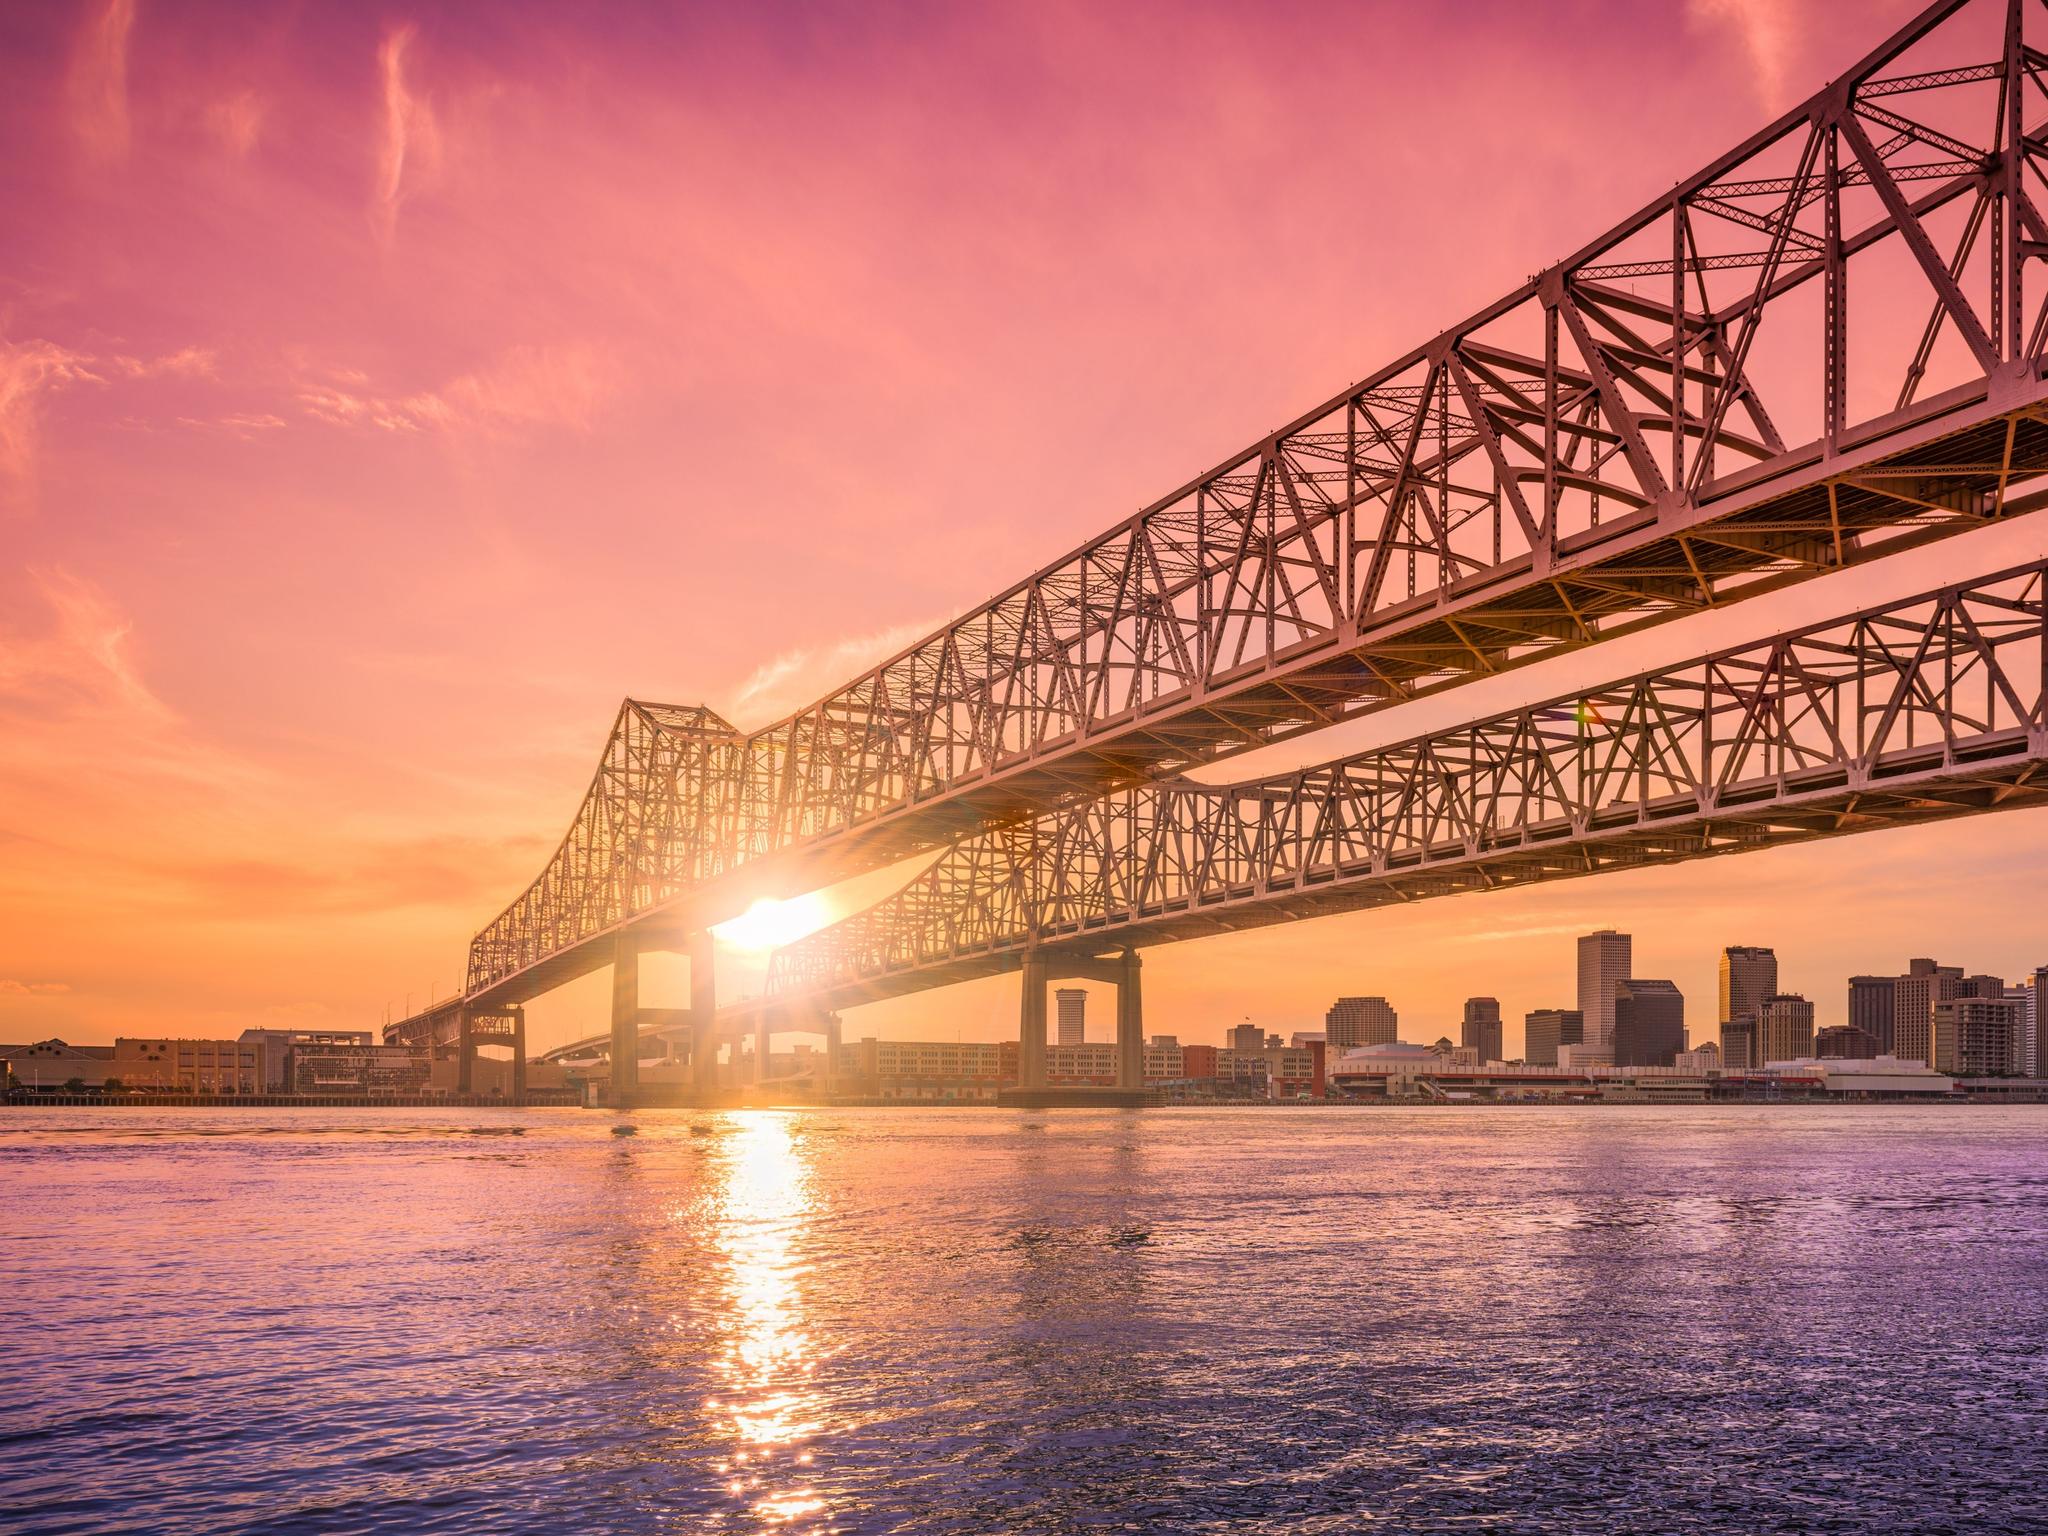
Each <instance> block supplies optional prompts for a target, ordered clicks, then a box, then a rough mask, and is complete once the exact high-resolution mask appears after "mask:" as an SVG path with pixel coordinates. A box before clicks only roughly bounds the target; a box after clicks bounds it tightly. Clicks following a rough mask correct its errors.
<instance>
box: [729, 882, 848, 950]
mask: <svg viewBox="0 0 2048 1536" xmlns="http://www.w3.org/2000/svg"><path fill="white" fill-rule="evenodd" d="M831 921H832V914H831V913H830V912H829V911H828V910H827V909H826V907H825V903H824V901H823V899H822V898H820V897H817V896H798V897H796V898H795V899H794V900H791V901H777V900H776V899H775V898H774V897H772V896H763V897H762V898H761V899H760V900H759V901H756V902H755V903H754V904H753V905H752V906H751V907H749V908H747V910H746V911H744V912H742V913H741V914H740V915H739V916H738V917H735V918H733V919H732V920H731V921H730V922H724V923H720V924H718V925H717V926H716V927H714V928H713V929H712V930H711V931H712V933H713V934H715V935H717V937H718V938H719V939H720V940H721V941H722V942H724V943H726V944H730V945H731V946H732V947H733V948H734V949H744V950H747V951H750V952H751V953H754V954H762V955H764V954H766V953H768V951H770V950H771V949H780V948H781V947H782V946H783V945H785V944H794V943H795V942H796V941H797V940H798V939H801V938H803V937H805V936H806V935H808V934H813V933H816V932H817V931H818V930H819V929H820V928H822V927H824V926H825V925H826V924H827V923H829V922H831Z"/></svg>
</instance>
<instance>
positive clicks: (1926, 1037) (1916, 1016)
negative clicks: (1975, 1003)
mask: <svg viewBox="0 0 2048 1536" xmlns="http://www.w3.org/2000/svg"><path fill="white" fill-rule="evenodd" d="M1962 991H1963V968H1962V967H1961V966H1959V965H1937V964H1935V963H1934V962H1933V961H1932V960H1926V959H1920V960H1914V961H1911V962H1910V963H1909V964H1908V965H1907V967H1906V974H1905V975H1903V976H1900V977H1898V978H1896V979H1895V980H1894V981H1893V982H1892V1054H1893V1055H1894V1056H1897V1057H1899V1058H1900V1059H1901V1060H1903V1061H1921V1062H1925V1063H1926V1064H1927V1065H1928V1066H1933V1065H1934V1005H1935V1004H1936V1003H1945V1002H1947V1001H1949V999H1951V998H1954V997H1958V996H1960V995H1961V994H1962Z"/></svg>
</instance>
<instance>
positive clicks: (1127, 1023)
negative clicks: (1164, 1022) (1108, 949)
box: [1116, 949, 1145, 1092]
mask: <svg viewBox="0 0 2048 1536" xmlns="http://www.w3.org/2000/svg"><path fill="white" fill-rule="evenodd" d="M1116 1085H1117V1087H1118V1088H1121V1089H1124V1090H1126V1091H1130V1092H1135V1091H1137V1090H1138V1089H1140V1088H1143V1087H1144V1086H1145V1005H1144V1001H1143V999H1142V997H1141V995H1140V993H1139V990H1138V952H1137V951H1136V950H1135V949H1127V950H1125V951H1124V958H1123V963H1122V974H1121V975H1120V976H1119V977H1118V978H1117V983H1116Z"/></svg>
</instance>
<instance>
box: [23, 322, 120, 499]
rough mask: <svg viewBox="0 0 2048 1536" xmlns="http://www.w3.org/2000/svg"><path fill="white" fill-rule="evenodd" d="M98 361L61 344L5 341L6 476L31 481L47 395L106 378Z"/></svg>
mask: <svg viewBox="0 0 2048 1536" xmlns="http://www.w3.org/2000/svg"><path fill="white" fill-rule="evenodd" d="M92 362H93V360H92V358H91V357H89V356H87V355H86V354H84V353H82V352H74V351H72V350H71V349H70V348H68V347H60V346H58V345H57V344H56V343H55V342H50V341H23V342H6V341H0V480H23V479H26V478H27V477H28V474H29V472H30V471H31V470H32V469H33V468H34V466H35V456H36V437H37V423H38V420H39V418H40V413H41V404H42V398H43V396H44V395H46V394H48V393H50V392H51V391H52V390H57V389H62V388H64V387H65V386H66V385H69V384H78V383H93V384H97V383H101V382H103V381H102V379H101V377H100V376H99V375H98V374H96V373H94V372H93V371H92ZM0 490H4V487H0Z"/></svg>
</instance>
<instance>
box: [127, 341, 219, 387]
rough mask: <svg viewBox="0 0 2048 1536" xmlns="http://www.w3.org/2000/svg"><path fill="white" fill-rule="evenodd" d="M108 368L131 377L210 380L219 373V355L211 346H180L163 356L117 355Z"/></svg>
mask: <svg viewBox="0 0 2048 1536" xmlns="http://www.w3.org/2000/svg"><path fill="white" fill-rule="evenodd" d="M108 367H109V368H110V370H111V371H113V372H115V373H118V374H120V375H122V376H123V377H124V378H130V379H160V378H174V379H211V378H214V377H216V376H217V375H218V372H219V368H220V356H219V354H218V353H216V352H215V351H214V350H213V349H212V348H211V347H181V348H179V350H177V351H176V352H167V353H165V354H164V355H163V356H161V357H152V358H144V357H129V356H126V355H125V354H120V355H116V356H115V357H113V358H111V359H109V360H108Z"/></svg>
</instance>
